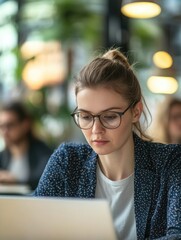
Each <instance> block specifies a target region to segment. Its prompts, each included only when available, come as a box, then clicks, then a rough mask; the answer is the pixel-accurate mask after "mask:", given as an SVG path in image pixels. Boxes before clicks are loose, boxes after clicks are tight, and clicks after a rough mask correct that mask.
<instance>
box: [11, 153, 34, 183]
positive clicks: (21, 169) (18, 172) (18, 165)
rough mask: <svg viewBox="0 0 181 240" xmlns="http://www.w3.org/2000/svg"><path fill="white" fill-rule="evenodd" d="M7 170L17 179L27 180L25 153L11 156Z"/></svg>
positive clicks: (27, 164)
mask: <svg viewBox="0 0 181 240" xmlns="http://www.w3.org/2000/svg"><path fill="white" fill-rule="evenodd" d="M8 170H9V171H10V172H11V173H12V174H13V175H14V176H15V177H16V179H17V180H18V181H22V182H24V181H27V180H28V178H29V174H30V170H29V163H28V157H27V155H22V156H19V157H17V158H12V159H11V162H10V165H9V168H8Z"/></svg>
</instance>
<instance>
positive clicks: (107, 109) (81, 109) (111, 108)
mask: <svg viewBox="0 0 181 240" xmlns="http://www.w3.org/2000/svg"><path fill="white" fill-rule="evenodd" d="M113 109H115V110H120V111H121V110H122V109H121V108H120V107H110V108H106V109H104V110H102V111H100V112H99V113H102V112H106V111H111V110H113ZM76 110H77V111H84V112H90V113H92V112H91V111H88V110H86V109H83V108H77V109H76Z"/></svg>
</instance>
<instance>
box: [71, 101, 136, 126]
mask: <svg viewBox="0 0 181 240" xmlns="http://www.w3.org/2000/svg"><path fill="white" fill-rule="evenodd" d="M135 103H136V101H134V102H132V103H131V104H129V106H128V107H127V108H126V109H125V110H124V111H123V112H117V111H110V112H113V113H116V114H118V115H119V116H120V123H119V125H118V126H117V127H111V128H108V127H105V126H104V124H103V123H102V121H101V115H102V114H103V113H104V112H107V111H103V112H101V113H99V114H96V115H93V114H91V113H90V112H88V111H83V112H87V113H89V114H90V115H91V116H92V119H93V121H92V125H91V127H88V128H82V127H80V125H79V124H78V122H77V121H76V120H75V115H76V114H77V113H80V112H82V111H79V110H78V111H77V107H76V108H75V110H74V111H73V112H72V113H71V114H70V115H71V117H73V120H74V122H75V124H76V125H77V126H78V127H79V128H80V129H83V130H88V129H90V128H92V127H93V126H94V122H95V118H98V119H99V122H100V123H101V125H102V126H103V127H104V128H107V129H116V128H118V127H119V126H120V125H121V118H122V116H123V115H124V114H125V113H126V112H127V111H128V110H129V109H130V108H131V107H132V106H133V105H134V104H135Z"/></svg>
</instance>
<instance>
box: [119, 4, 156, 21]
mask: <svg viewBox="0 0 181 240" xmlns="http://www.w3.org/2000/svg"><path fill="white" fill-rule="evenodd" d="M121 12H122V13H123V14H124V15H125V16H127V17H130V18H153V17H156V16H158V15H159V14H160V13H161V7H160V5H159V4H158V3H157V1H151V0H147V1H146V0H145V1H143V0H123V1H122V7H121Z"/></svg>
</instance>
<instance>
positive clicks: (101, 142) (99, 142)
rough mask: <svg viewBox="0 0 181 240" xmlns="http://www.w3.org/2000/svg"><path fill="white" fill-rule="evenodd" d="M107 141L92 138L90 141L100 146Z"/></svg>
mask: <svg viewBox="0 0 181 240" xmlns="http://www.w3.org/2000/svg"><path fill="white" fill-rule="evenodd" d="M108 142H109V141H107V140H102V139H101V140H93V141H92V143H93V144H94V145H96V146H102V145H105V144H107V143H108Z"/></svg>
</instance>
